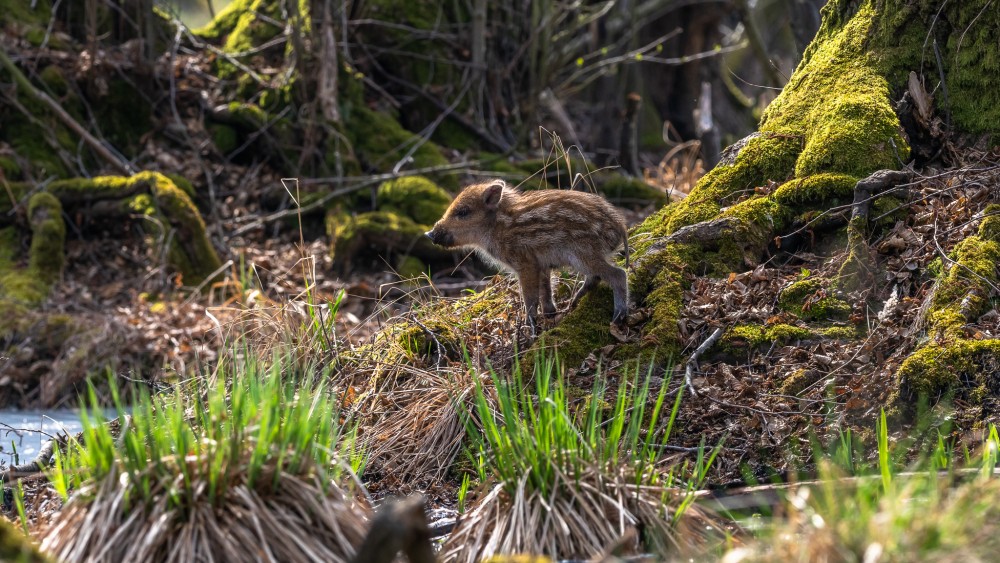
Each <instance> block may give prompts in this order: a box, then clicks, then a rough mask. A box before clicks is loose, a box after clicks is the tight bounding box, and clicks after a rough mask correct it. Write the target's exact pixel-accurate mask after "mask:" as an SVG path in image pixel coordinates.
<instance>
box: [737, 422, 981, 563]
mask: <svg viewBox="0 0 1000 563" xmlns="http://www.w3.org/2000/svg"><path fill="white" fill-rule="evenodd" d="M875 439H876V440H875V441H876V443H877V451H876V452H873V455H870V456H865V455H863V453H862V452H859V451H855V446H856V445H857V444H855V443H853V439H852V437H851V434H850V432H847V433H845V434H842V435H841V439H840V443H839V446H841V447H838V448H837V449H835V450H834V451H833V452H832V453H829V454H826V455H824V456H823V457H822V458H821V459H820V461H819V463H818V469H819V477H820V478H819V480H818V481H815V482H812V483H809V484H803V485H802V486H799V487H795V488H794V489H791V490H790V491H789V492H788V495H787V496H788V499H787V508H786V510H785V511H784V515H785V516H784V518H782V519H780V520H777V521H775V522H773V523H771V524H770V525H768V526H766V527H765V528H764V529H763V533H762V534H760V536H759V539H758V541H757V542H754V543H751V544H749V545H747V546H744V547H741V548H738V549H736V550H734V552H731V553H729V554H728V555H727V556H726V561H989V560H992V559H994V558H995V554H996V550H997V548H998V547H1000V539H998V538H1000V535H998V533H997V532H998V529H997V524H996V523H997V522H998V519H997V518H998V516H1000V508H997V507H998V506H1000V504H998V501H1000V481H998V480H997V479H996V477H995V468H996V463H997V451H998V449H997V446H998V445H1000V437H998V435H997V430H996V428H995V427H994V426H992V425H990V426H989V428H988V432H987V434H986V439H985V440H984V443H983V447H982V453H981V454H979V455H972V454H970V453H969V452H968V450H966V453H965V456H964V460H963V456H962V455H961V454H959V456H958V460H957V461H956V459H955V457H954V456H953V454H952V453H951V452H953V451H954V449H953V446H954V444H950V443H949V441H948V440H946V439H944V438H943V437H941V436H940V435H939V437H938V439H937V441H936V443H935V442H934V441H932V443H931V448H929V451H927V453H925V455H924V456H923V457H922V458H921V460H920V461H919V462H917V463H916V464H914V465H912V466H910V467H906V466H904V465H903V463H902V462H901V458H902V454H903V453H905V450H906V449H907V448H906V447H905V445H906V444H905V443H893V441H892V440H891V438H890V436H889V433H888V429H887V424H886V419H885V415H884V413H883V415H882V417H881V419H880V421H879V423H878V424H877V426H876V432H875ZM866 459H872V460H873V461H872V462H867V461H865V460H866Z"/></svg>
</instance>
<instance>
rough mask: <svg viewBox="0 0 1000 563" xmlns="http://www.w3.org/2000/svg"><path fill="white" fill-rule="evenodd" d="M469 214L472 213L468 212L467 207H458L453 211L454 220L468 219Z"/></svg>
mask: <svg viewBox="0 0 1000 563" xmlns="http://www.w3.org/2000/svg"><path fill="white" fill-rule="evenodd" d="M471 213H472V212H471V211H469V208H468V207H459V208H458V209H456V210H455V218H456V219H465V218H466V217H468V216H469V215H470V214H471Z"/></svg>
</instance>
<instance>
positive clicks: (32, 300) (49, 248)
mask: <svg viewBox="0 0 1000 563" xmlns="http://www.w3.org/2000/svg"><path fill="white" fill-rule="evenodd" d="M28 222H29V224H30V226H31V247H30V249H29V251H28V257H27V258H28V259H27V267H20V266H19V265H18V264H17V262H23V260H18V256H17V255H18V252H17V248H18V246H20V236H19V235H18V233H17V231H16V230H15V229H14V228H12V227H8V228H5V229H3V230H2V231H0V232H2V236H0V282H2V283H0V297H3V298H7V299H12V300H14V301H16V302H19V303H24V304H28V305H35V304H38V303H40V302H41V301H42V300H44V299H45V297H46V296H48V293H49V289H50V288H51V287H52V284H54V283H55V282H56V281H58V279H59V277H60V275H62V268H63V262H64V261H65V257H64V254H63V245H64V244H65V241H66V224H65V223H64V222H63V218H62V206H61V205H60V204H59V200H58V199H56V198H55V197H53V196H52V194H50V193H48V192H38V193H36V194H35V195H33V196H32V197H31V199H30V200H29V201H28Z"/></svg>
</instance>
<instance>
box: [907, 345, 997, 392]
mask: <svg viewBox="0 0 1000 563" xmlns="http://www.w3.org/2000/svg"><path fill="white" fill-rule="evenodd" d="M998 369H1000V340H964V339H963V340H957V341H954V342H952V343H949V344H945V345H942V344H937V343H931V344H928V345H927V346H924V347H923V348H921V349H919V350H917V351H916V352H914V353H913V354H911V355H910V356H909V357H908V358H907V359H906V360H905V361H904V362H903V364H902V365H901V366H900V368H899V377H900V378H901V380H902V382H903V384H904V385H905V386H906V388H907V389H908V390H910V391H912V392H913V393H915V394H916V395H924V396H928V397H932V398H936V397H938V396H940V395H941V394H943V393H949V392H952V391H955V390H956V389H959V388H960V387H961V388H965V389H975V388H976V387H978V386H980V385H983V384H987V385H988V384H990V381H989V378H991V377H992V376H993V375H994V374H995V373H997V370H998Z"/></svg>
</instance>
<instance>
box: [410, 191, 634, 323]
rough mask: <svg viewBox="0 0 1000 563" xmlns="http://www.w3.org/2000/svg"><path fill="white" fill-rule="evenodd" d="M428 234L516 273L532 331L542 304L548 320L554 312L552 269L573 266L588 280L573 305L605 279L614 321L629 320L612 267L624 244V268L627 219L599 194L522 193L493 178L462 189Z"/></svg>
mask: <svg viewBox="0 0 1000 563" xmlns="http://www.w3.org/2000/svg"><path fill="white" fill-rule="evenodd" d="M426 234H427V236H428V237H430V239H431V240H433V241H434V242H435V243H437V244H440V245H442V246H446V247H452V248H454V247H461V246H468V247H473V248H475V249H477V250H478V251H479V252H480V254H482V255H484V256H485V257H486V258H488V259H490V260H492V261H495V262H498V263H499V264H500V265H503V266H506V267H507V268H509V269H510V270H513V271H514V273H515V274H517V277H518V280H519V281H520V282H521V295H522V296H523V297H524V306H525V309H526V310H527V313H528V321H529V323H531V324H532V326H534V324H535V314H536V310H537V308H538V305H539V303H540V304H541V308H542V314H543V315H544V316H546V317H551V316H553V315H554V314H555V312H556V306H555V303H554V302H553V301H552V282H551V272H552V269H553V268H561V267H571V268H573V269H574V270H576V271H578V272H580V273H582V274H584V275H585V276H586V280H585V281H584V283H583V287H582V288H580V291H579V292H577V294H576V295H575V296H574V297H573V303H572V305H571V307H575V306H576V304H577V303H578V302H579V301H580V299H581V298H582V297H583V296H584V295H586V294H587V292H589V291H590V290H591V289H593V288H594V286H595V285H597V282H598V281H600V280H601V279H604V280H607V282H608V283H609V284H610V285H611V289H612V291H613V292H614V297H615V310H614V317H613V320H614V321H621V320H623V319H624V318H625V316H626V315H627V314H628V281H627V278H626V274H625V270H623V269H622V268H620V267H618V266H617V265H615V264H614V263H613V262H612V261H611V257H612V255H613V254H614V252H615V251H616V250H617V249H618V247H620V246H622V245H623V244H624V245H625V252H626V263H627V260H628V257H627V254H628V236H627V233H626V230H625V220H624V219H623V218H622V216H621V214H620V213H619V212H618V210H617V209H615V208H614V206H612V205H611V204H610V203H608V202H607V201H605V200H604V198H602V197H600V196H598V195H594V194H591V193H586V192H577V191H570V190H541V191H535V192H525V193H522V192H520V191H518V190H516V189H514V188H511V187H509V186H507V185H506V184H505V183H504V181H503V180H492V181H490V182H487V183H485V184H475V185H472V186H469V187H467V188H465V189H464V190H462V193H460V194H458V197H456V198H455V201H453V202H452V204H451V207H449V208H448V211H447V212H445V214H444V217H442V218H441V220H440V221H438V222H437V223H436V224H435V225H434V228H433V229H431V230H430V231H428V232H427V233H426Z"/></svg>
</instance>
